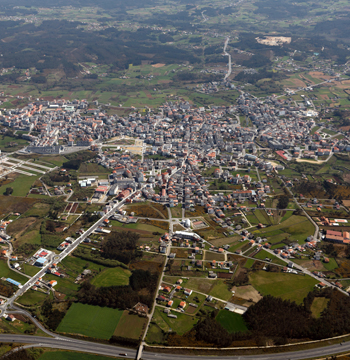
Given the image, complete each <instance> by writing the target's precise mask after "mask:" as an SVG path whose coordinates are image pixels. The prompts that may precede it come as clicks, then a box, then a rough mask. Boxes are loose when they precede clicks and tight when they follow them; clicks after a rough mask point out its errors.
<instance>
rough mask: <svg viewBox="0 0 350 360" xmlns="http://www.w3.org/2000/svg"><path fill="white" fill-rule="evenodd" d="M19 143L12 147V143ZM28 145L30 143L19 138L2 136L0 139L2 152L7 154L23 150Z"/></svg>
mask: <svg viewBox="0 0 350 360" xmlns="http://www.w3.org/2000/svg"><path fill="white" fill-rule="evenodd" d="M11 142H12V143H17V145H14V146H10V143H11ZM26 145H28V141H26V140H23V139H19V138H17V137H12V136H4V135H2V136H1V138H0V150H1V151H6V152H13V151H17V150H20V149H22V148H23V147H25V146H26Z"/></svg>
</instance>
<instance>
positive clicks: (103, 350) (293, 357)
mask: <svg viewBox="0 0 350 360" xmlns="http://www.w3.org/2000/svg"><path fill="white" fill-rule="evenodd" d="M0 342H9V343H12V342H16V343H22V344H33V346H37V347H48V348H56V349H62V350H72V351H79V352H87V353H93V354H100V355H106V356H119V354H127V356H126V358H132V359H134V358H135V357H136V350H134V349H127V348H123V347H120V346H112V345H105V344H99V343H94V342H89V341H83V340H76V339H73V338H67V337H60V338H46V337H41V336H30V335H2V334H1V335H0ZM346 351H349V352H350V341H349V342H347V343H344V344H343V345H342V346H340V345H339V344H336V345H330V346H328V347H321V348H316V349H310V350H302V351H296V352H283V353H280V354H261V355H247V356H238V355H237V356H224V355H223V356H218V355H214V356H210V360H222V359H223V358H224V359H229V360H287V359H290V360H301V359H308V358H314V357H321V358H324V357H325V356H327V355H332V354H337V353H339V352H346ZM165 358H166V359H167V360H187V359H199V358H203V356H196V355H180V354H179V355H177V354H164V353H154V352H152V351H144V352H143V354H142V359H144V360H157V359H165Z"/></svg>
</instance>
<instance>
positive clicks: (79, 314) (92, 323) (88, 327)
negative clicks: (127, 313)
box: [57, 303, 123, 340]
mask: <svg viewBox="0 0 350 360" xmlns="http://www.w3.org/2000/svg"><path fill="white" fill-rule="evenodd" d="M122 315H123V311H120V310H117V309H110V308H107V307H104V308H101V307H99V306H92V305H84V304H79V303H74V304H72V306H71V307H70V308H69V310H68V312H67V314H66V315H65V317H64V318H63V320H62V321H61V323H60V324H59V326H58V328H57V331H58V332H62V333H69V334H81V335H85V336H89V337H94V338H98V339H105V340H108V339H109V338H110V337H111V336H112V335H113V333H114V330H115V328H116V326H117V325H118V322H119V321H120V318H121V316H122Z"/></svg>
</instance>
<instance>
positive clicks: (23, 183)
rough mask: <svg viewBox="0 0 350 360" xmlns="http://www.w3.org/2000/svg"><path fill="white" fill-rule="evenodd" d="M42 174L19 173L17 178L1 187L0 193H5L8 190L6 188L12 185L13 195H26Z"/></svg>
mask: <svg viewBox="0 0 350 360" xmlns="http://www.w3.org/2000/svg"><path fill="white" fill-rule="evenodd" d="M39 177H40V176H39V175H37V176H26V175H18V176H17V177H16V179H15V180H14V181H13V182H11V183H9V184H6V185H3V186H1V187H0V194H3V193H4V192H5V191H6V188H8V187H12V188H13V193H12V196H26V195H27V194H28V192H29V189H30V187H31V186H32V185H33V183H34V181H35V180H36V179H37V178H39Z"/></svg>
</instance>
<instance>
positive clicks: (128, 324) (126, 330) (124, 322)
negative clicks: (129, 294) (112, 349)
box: [113, 311, 147, 339]
mask: <svg viewBox="0 0 350 360" xmlns="http://www.w3.org/2000/svg"><path fill="white" fill-rule="evenodd" d="M146 321H147V318H144V317H140V316H138V315H131V314H129V313H128V312H127V311H124V312H123V315H122V317H121V318H120V320H119V322H118V325H117V327H116V329H115V330H114V334H113V335H114V336H122V337H125V338H129V339H139V338H140V337H141V335H142V333H143V330H144V329H145V327H146Z"/></svg>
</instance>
